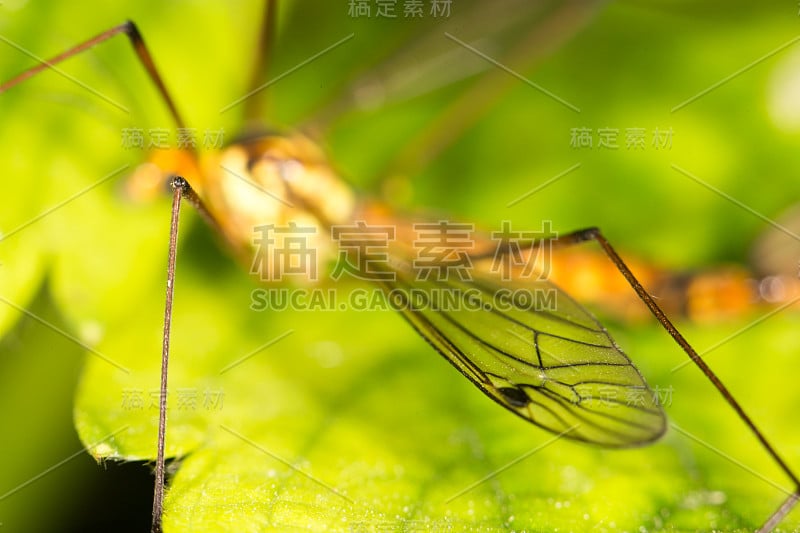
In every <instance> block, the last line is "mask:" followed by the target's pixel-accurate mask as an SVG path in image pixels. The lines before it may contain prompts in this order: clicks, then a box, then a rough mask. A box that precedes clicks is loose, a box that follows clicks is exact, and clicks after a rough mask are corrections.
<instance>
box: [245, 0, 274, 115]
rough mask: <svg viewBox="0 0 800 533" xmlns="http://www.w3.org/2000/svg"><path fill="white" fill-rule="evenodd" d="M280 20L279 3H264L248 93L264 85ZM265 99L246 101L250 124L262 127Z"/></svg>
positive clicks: (271, 0)
mask: <svg viewBox="0 0 800 533" xmlns="http://www.w3.org/2000/svg"><path fill="white" fill-rule="evenodd" d="M277 18H278V1H277V0H267V1H266V2H264V9H263V11H262V17H261V26H260V29H259V32H258V40H257V41H256V53H255V57H254V58H253V63H252V65H251V66H250V82H249V85H248V92H249V91H251V90H253V89H255V88H256V87H258V86H259V85H261V84H262V83H264V80H263V77H264V73H265V72H267V70H269V64H270V61H271V60H272V51H273V50H274V44H275V27H276V24H277ZM265 104H266V102H265V97H264V96H263V95H258V96H253V97H252V98H248V99H247V100H246V101H245V110H244V116H245V119H246V120H247V121H248V123H252V124H257V125H262V124H263V123H264V116H263V115H264V107H265Z"/></svg>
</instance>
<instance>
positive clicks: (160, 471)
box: [151, 176, 219, 533]
mask: <svg viewBox="0 0 800 533" xmlns="http://www.w3.org/2000/svg"><path fill="white" fill-rule="evenodd" d="M170 186H171V187H172V191H173V192H172V217H171V219H170V226H169V257H168V260H167V294H166V301H165V304H164V334H163V337H162V343H161V384H160V391H159V397H158V444H157V452H156V469H155V470H156V471H155V476H156V481H155V488H154V490H153V521H152V525H151V531H152V533H160V532H161V515H162V512H163V510H164V463H165V453H164V445H165V443H166V432H167V375H168V371H167V370H168V366H169V340H170V331H171V326H172V302H173V295H174V293H175V258H176V256H177V250H178V222H179V220H180V211H181V199H186V200H187V201H188V202H189V203H190V204H192V206H194V207H195V209H197V210H198V211H199V212H200V214H201V215H202V216H203V218H205V219H206V221H207V222H208V223H209V224H211V225H212V226H213V225H218V224H219V223H218V222H217V220H216V219H215V218H214V217H213V215H211V213H210V212H209V211H208V209H207V208H206V206H205V205H204V204H203V202H202V200H201V199H200V197H199V196H198V195H197V193H196V192H195V190H194V189H192V186H191V185H189V182H188V181H186V179H184V178H182V177H180V176H174V177H173V178H172V180H171V182H170Z"/></svg>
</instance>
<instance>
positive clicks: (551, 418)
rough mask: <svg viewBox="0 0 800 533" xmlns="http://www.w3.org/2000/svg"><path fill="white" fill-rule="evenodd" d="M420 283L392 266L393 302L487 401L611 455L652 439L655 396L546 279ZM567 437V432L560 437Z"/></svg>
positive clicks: (657, 422) (601, 331)
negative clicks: (604, 448)
mask: <svg viewBox="0 0 800 533" xmlns="http://www.w3.org/2000/svg"><path fill="white" fill-rule="evenodd" d="M471 275H472V280H467V281H461V280H454V279H452V278H453V277H457V276H452V275H451V276H448V279H447V281H438V280H419V279H416V274H415V273H414V272H412V271H411V270H410V269H405V268H398V269H397V278H396V280H395V281H393V282H388V283H386V284H385V290H386V291H387V292H389V293H390V296H391V301H393V302H395V305H397V304H400V305H399V307H401V308H402V309H401V312H402V314H403V316H404V317H405V318H406V319H407V320H408V321H409V322H410V323H411V325H412V326H413V327H414V328H415V329H416V330H417V331H418V332H419V333H420V334H421V335H422V336H423V337H425V339H426V340H427V341H428V342H429V343H430V344H431V345H432V346H433V347H434V348H436V350H437V351H438V352H439V353H441V354H442V355H443V356H444V357H445V358H446V359H447V360H448V361H450V362H451V363H452V364H453V365H454V366H455V367H456V368H458V370H459V371H460V372H461V373H462V374H464V375H465V376H466V377H468V378H469V379H470V380H471V381H472V382H473V383H475V385H477V386H478V388H480V389H481V390H482V391H483V392H484V393H485V394H486V395H488V396H489V397H490V398H492V399H493V400H495V401H496V402H498V403H499V404H501V405H502V406H504V407H505V408H506V409H508V410H510V411H512V412H514V413H515V414H517V415H519V416H521V417H522V418H525V419H527V420H529V421H531V422H533V423H534V424H536V425H537V426H540V427H542V428H544V429H547V430H548V431H551V432H553V433H556V434H560V433H564V437H566V438H570V439H574V440H579V441H585V442H590V443H593V444H597V445H601V446H608V447H629V446H638V445H643V444H646V443H649V442H651V441H654V440H656V439H658V438H659V437H660V436H661V435H662V434H663V433H664V431H665V428H666V418H665V415H664V412H663V410H662V408H661V407H660V405H659V403H658V400H657V398H656V396H655V394H654V392H653V391H652V390H651V389H650V388H649V387H648V386H647V383H645V380H644V378H643V377H642V375H641V374H640V373H639V371H638V370H637V369H636V367H635V366H633V363H631V361H630V359H628V357H627V356H626V355H625V354H624V353H623V352H622V351H621V350H620V348H619V347H618V346H617V345H616V343H615V342H614V341H613V339H612V338H611V336H610V335H609V334H608V332H607V331H606V329H605V328H604V327H603V326H602V325H600V323H599V322H598V321H597V319H595V318H594V317H593V316H592V315H591V314H590V313H589V312H588V311H586V310H585V309H584V308H582V307H581V306H580V305H579V304H578V303H576V302H575V301H574V300H572V298H570V297H569V296H568V295H567V294H566V293H565V292H564V291H563V290H561V289H560V288H558V287H557V286H555V285H553V284H552V283H550V282H548V281H546V280H536V279H530V280H516V281H513V282H508V281H503V280H501V279H500V277H499V276H495V275H492V274H487V273H480V272H476V271H475V270H473V271H471ZM565 432H566V433H565Z"/></svg>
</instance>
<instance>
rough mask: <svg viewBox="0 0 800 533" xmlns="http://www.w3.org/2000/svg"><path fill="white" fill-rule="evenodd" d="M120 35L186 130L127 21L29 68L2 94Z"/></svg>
mask: <svg viewBox="0 0 800 533" xmlns="http://www.w3.org/2000/svg"><path fill="white" fill-rule="evenodd" d="M120 33H124V34H125V35H127V36H128V39H129V40H130V42H131V46H133V50H134V51H135V52H136V55H137V57H138V58H139V61H140V62H141V63H142V65H143V66H144V68H145V70H146V71H147V73H148V74H149V75H150V79H151V80H153V83H154V84H155V86H156V88H157V89H158V92H159V93H160V94H161V97H162V98H163V99H164V102H165V103H166V104H167V107H168V108H169V112H170V114H171V115H172V118H173V119H174V120H175V124H176V125H177V126H178V127H179V128H185V127H186V125H185V123H184V122H183V119H182V118H181V115H180V113H178V108H177V107H176V106H175V102H174V101H173V100H172V97H171V96H170V95H169V91H167V87H166V85H164V81H163V80H162V79H161V75H160V74H159V73H158V69H157V68H156V65H155V63H154V62H153V56H152V55H150V51H149V50H148V49H147V45H145V43H144V39H143V38H142V34H141V33H139V29H138V28H137V27H136V24H134V23H133V22H131V21H126V22H123V23H122V24H120V25H119V26H114V27H113V28H111V29H108V30H106V31H104V32H103V33H100V34H98V35H95V36H94V37H92V38H91V39H88V40H86V41H84V42H82V43H80V44H78V45H76V46H73V47H72V48H70V49H69V50H67V51H66V52H63V53H61V54H58V55H57V56H55V57H53V58H51V59H49V60H46V61H42V62H41V63H40V64H38V65H36V66H35V67H31V68H29V69H28V70H26V71H25V72H23V73H21V74H19V75H18V76H16V77H14V78H12V79H10V80H9V81H7V82H5V83H3V84H2V85H0V93H4V92H5V91H7V90H9V89H11V88H12V87H14V86H15V85H19V84H20V83H22V82H23V81H25V80H27V79H28V78H31V77H33V76H35V75H36V74H38V73H40V72H42V71H43V70H46V69H49V68H53V65H56V64H58V63H60V62H62V61H64V60H65V59H69V58H70V57H73V56H76V55H78V54H80V53H81V52H84V51H86V50H88V49H89V48H92V47H93V46H95V45H98V44H100V43H102V42H104V41H107V40H108V39H110V38H112V37H114V36H115V35H118V34H120Z"/></svg>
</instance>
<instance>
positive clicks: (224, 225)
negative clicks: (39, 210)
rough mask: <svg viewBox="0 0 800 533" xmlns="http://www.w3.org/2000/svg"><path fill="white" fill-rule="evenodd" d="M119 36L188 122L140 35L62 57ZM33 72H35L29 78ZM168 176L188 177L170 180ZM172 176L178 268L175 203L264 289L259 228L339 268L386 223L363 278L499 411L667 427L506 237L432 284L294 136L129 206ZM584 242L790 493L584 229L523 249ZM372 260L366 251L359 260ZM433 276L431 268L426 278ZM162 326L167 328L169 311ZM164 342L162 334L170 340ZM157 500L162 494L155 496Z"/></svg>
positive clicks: (224, 153) (170, 158) (563, 425)
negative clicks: (196, 214)
mask: <svg viewBox="0 0 800 533" xmlns="http://www.w3.org/2000/svg"><path fill="white" fill-rule="evenodd" d="M273 7H274V6H273ZM116 34H125V35H128V36H129V37H130V38H131V40H132V41H133V43H134V47H135V49H136V50H137V53H139V55H140V58H142V60H143V63H144V64H145V65H146V66H147V68H148V72H149V73H150V75H151V77H153V78H154V80H156V85H157V86H158V87H160V90H161V92H162V94H163V96H164V97H165V99H166V100H167V102H168V103H169V108H170V109H171V110H172V113H173V115H174V116H175V119H176V122H177V123H178V124H180V125H183V121H182V120H181V118H180V116H179V115H178V113H177V111H176V106H175V105H174V104H172V101H171V99H170V98H169V96H168V93H167V92H166V89H165V87H164V84H163V83H162V82H161V81H160V76H158V74H157V71H156V69H155V67H154V62H153V61H152V58H150V57H149V53H148V52H147V51H146V48H145V47H144V44H143V41H142V38H141V35H140V34H139V32H138V31H137V30H136V28H135V26H133V25H132V24H130V23H129V24H124V25H121V26H119V27H116V28H113V29H112V30H109V31H108V32H104V33H103V34H101V35H98V37H97V38H95V39H92V40H90V41H89V42H87V44H86V45H82V46H79V47H77V48H76V49H73V50H72V51H71V52H68V53H67V54H64V55H62V56H59V57H60V58H61V59H64V58H66V57H68V56H69V55H74V54H75V53H77V52H79V51H81V50H82V49H84V48H86V47H87V46H88V45H91V44H97V43H99V42H102V41H103V40H105V39H107V38H110V37H111V36H113V35H116ZM59 60H60V59H59ZM37 69H38V70H42V69H41V68H38V67H37ZM34 73H35V71H31V72H30V73H29V74H28V75H32V74H34ZM26 77H27V76H26ZM19 81H20V78H18V79H15V80H12V82H11V83H9V84H6V85H4V86H3V89H7V88H10V87H11V86H12V85H15V84H16V83H18V82H19ZM175 174H178V175H180V176H182V178H181V179H174V178H172V176H173V175H175ZM169 179H171V180H172V183H173V184H174V185H175V186H176V193H175V195H174V197H173V199H174V203H173V210H174V216H175V217H176V218H175V222H174V224H173V231H172V237H173V240H172V243H171V246H170V251H171V258H172V259H173V260H174V258H175V252H176V245H175V241H174V239H175V238H176V237H177V208H178V206H179V202H180V198H181V197H182V196H183V197H186V198H188V199H189V200H190V201H192V203H194V204H195V205H196V206H197V207H198V208H199V209H200V212H201V214H203V215H205V216H206V217H207V218H208V220H209V222H210V223H211V224H212V226H214V227H215V228H216V229H218V230H219V232H220V234H221V235H222V237H223V240H224V241H225V242H226V243H227V244H228V245H229V246H230V248H231V249H232V250H233V253H234V255H236V256H237V257H238V258H239V259H240V260H241V261H243V262H244V263H245V264H246V265H249V266H250V269H251V271H252V272H253V273H254V274H256V275H258V276H260V277H261V278H262V279H269V278H270V277H272V276H273V275H274V274H275V273H276V272H275V270H274V268H273V267H274V265H271V264H270V263H269V262H268V261H258V257H257V253H258V252H259V248H258V246H256V242H255V239H257V238H258V236H259V233H258V231H256V230H257V229H258V228H264V227H265V226H273V227H285V226H291V225H292V224H294V225H296V226H298V227H299V226H304V227H310V228H313V232H312V233H313V238H312V241H311V245H312V247H313V248H314V250H316V251H317V252H318V253H319V254H320V256H321V257H323V258H330V259H333V258H336V257H337V252H339V250H337V248H336V246H335V244H334V243H333V242H332V241H333V240H334V239H333V238H332V235H333V232H334V231H335V230H336V229H337V228H342V227H349V228H364V227H368V226H375V225H379V226H386V225H387V224H390V225H392V227H393V228H394V231H395V239H393V240H392V242H391V243H389V244H387V246H386V248H387V249H386V258H387V261H385V262H382V264H381V266H380V267H379V268H378V270H377V272H374V271H373V272H371V273H372V274H378V275H377V276H376V279H375V281H376V282H377V284H378V285H379V286H380V287H381V289H382V290H383V291H385V292H386V293H387V294H393V295H395V297H396V298H399V300H400V302H401V303H403V304H405V305H401V306H400V308H401V309H400V311H401V312H402V313H403V315H404V317H405V318H406V319H407V321H408V322H410V324H411V325H412V326H413V327H414V329H416V330H417V332H419V333H420V334H421V335H422V336H423V337H424V338H425V339H426V340H427V341H428V343H429V344H431V345H432V346H433V347H434V348H435V349H436V350H437V351H438V352H439V353H441V354H442V355H444V356H445V357H446V358H447V359H448V360H449V361H450V362H451V363H452V364H453V365H454V366H455V367H456V368H457V369H458V370H459V371H460V372H461V373H462V374H463V375H464V376H465V377H467V378H468V379H469V380H470V381H471V382H472V383H474V384H475V385H476V386H477V387H478V388H480V389H481V390H482V391H483V392H484V393H485V394H486V395H488V396H489V397H490V398H491V399H493V400H494V401H495V402H497V403H499V404H501V405H502V406H503V407H505V408H506V409H508V410H510V411H511V412H513V413H515V414H517V415H519V416H520V417H522V418H524V419H526V420H529V421H530V422H533V423H534V424H536V425H538V426H540V427H543V428H545V429H547V430H549V431H550V432H551V433H553V434H554V435H555V436H557V437H563V438H565V439H574V440H579V441H584V442H588V443H592V444H597V445H601V446H606V447H631V446H638V445H642V444H646V443H650V442H652V441H654V440H656V439H657V438H658V437H660V436H661V435H662V434H663V432H664V430H665V429H666V422H665V418H664V413H663V410H662V408H661V407H660V406H659V404H658V402H657V400H656V398H655V396H654V394H652V392H653V391H651V390H650V389H649V388H648V387H647V385H646V383H645V380H644V378H643V377H642V376H641V375H640V373H639V372H638V370H637V369H636V368H635V367H634V366H633V364H632V363H631V361H630V360H629V359H628V358H627V357H626V356H625V355H624V354H623V353H622V351H621V350H620V349H619V347H618V346H617V345H616V343H615V342H614V341H613V340H612V339H611V337H610V336H609V334H608V333H607V331H606V330H605V328H604V327H603V326H601V325H600V324H599V323H598V322H597V321H596V320H595V319H594V318H593V317H592V316H591V315H590V314H589V313H588V312H587V311H585V310H584V309H583V308H582V307H581V306H580V305H579V304H577V303H576V302H575V301H573V300H572V299H571V298H570V297H569V296H567V295H566V293H564V292H563V291H562V290H560V289H559V288H558V287H557V286H555V285H553V284H552V283H550V282H549V281H548V280H546V279H543V277H542V275H543V274H544V270H546V269H542V268H539V269H538V270H535V271H534V272H533V273H532V274H533V275H531V273H528V274H527V277H525V278H523V277H522V276H521V275H519V273H518V272H517V273H516V274H514V275H512V276H511V278H512V279H511V280H507V279H504V277H503V276H502V275H501V274H500V273H498V272H491V268H490V267H491V263H492V261H491V260H492V259H493V258H494V255H495V254H499V255H501V256H502V255H503V254H508V253H511V252H512V247H511V244H512V243H511V242H510V241H504V240H501V241H500V242H499V245H498V246H489V245H487V241H486V240H480V239H479V240H478V241H477V242H476V243H475V244H474V245H473V247H467V248H462V249H461V250H459V251H460V253H461V254H462V255H460V256H459V257H458V259H459V260H461V261H462V262H464V263H465V262H467V260H468V262H469V263H470V264H471V265H472V266H474V271H473V272H472V277H470V278H465V277H461V276H459V275H455V276H438V275H437V270H436V269H435V268H434V269H433V270H432V271H431V270H427V271H421V270H420V268H419V266H418V265H416V264H415V261H414V260H415V259H416V257H415V256H414V253H413V252H414V250H413V245H412V244H411V241H412V240H413V239H412V237H413V234H414V231H415V228H414V224H413V223H412V222H411V221H410V220H409V218H408V217H403V216H399V215H394V214H390V213H388V212H387V211H386V210H384V209H383V208H382V207H381V206H379V205H377V204H371V203H368V202H366V201H363V200H360V199H358V198H357V197H356V195H354V194H353V193H352V192H351V190H350V188H349V187H348V186H346V185H345V184H344V183H343V181H342V180H340V178H339V177H338V175H337V173H336V172H335V171H334V170H333V168H332V166H331V165H330V164H329V163H328V162H327V159H326V157H325V156H324V154H323V152H322V150H321V149H320V148H319V147H318V146H317V145H316V144H315V143H313V142H312V141H310V140H309V139H308V138H307V137H305V136H303V135H300V134H293V135H286V136H284V135H277V134H262V135H251V136H248V137H245V139H244V140H243V141H241V142H238V143H234V144H232V145H230V146H228V147H227V148H224V149H222V150H221V151H219V152H215V153H209V154H197V153H194V152H192V151H190V150H186V151H178V152H175V151H169V152H157V153H155V154H154V155H153V158H152V160H151V161H150V162H149V163H146V164H145V165H143V166H141V167H140V168H139V169H138V170H137V171H136V172H135V173H134V175H133V178H132V181H131V182H130V184H129V187H128V191H129V193H131V194H133V195H142V194H146V193H147V191H148V190H153V189H157V188H159V187H160V186H162V185H163V184H164V183H165V182H166V181H168V180H169ZM154 184H155V186H154ZM419 223H422V224H431V223H433V224H434V225H435V223H436V222H435V219H428V220H422V221H419ZM585 241H595V242H596V243H598V244H599V245H600V247H601V249H602V250H603V251H604V252H605V254H606V255H607V256H608V258H610V260H611V262H612V263H613V265H614V267H615V268H616V269H617V270H618V271H619V272H621V273H622V275H623V276H624V278H625V280H626V281H627V282H628V283H629V284H630V286H632V287H633V290H634V291H635V293H636V294H637V295H638V297H639V298H640V299H641V301H643V302H644V304H645V305H646V306H647V307H648V308H649V309H650V311H652V312H653V313H654V314H655V316H656V317H657V319H658V320H659V322H660V323H661V324H662V325H663V326H664V327H665V329H666V330H667V331H668V332H669V334H670V335H672V337H673V338H674V339H675V340H676V342H678V344H679V345H680V346H681V348H683V349H684V350H685V351H686V353H687V354H688V355H689V357H690V359H692V360H693V361H694V362H695V363H696V364H697V365H698V366H700V368H701V370H702V371H703V372H704V374H705V375H706V377H708V378H709V379H710V380H711V381H712V383H714V385H715V386H716V387H717V388H718V390H719V391H720V393H721V394H722V395H723V397H724V398H725V400H726V401H728V403H729V404H730V405H731V406H732V407H733V408H734V409H735V410H736V412H737V413H738V414H739V415H740V416H741V417H742V419H743V420H744V421H745V424H746V425H747V426H748V428H749V429H750V430H751V431H753V433H754V434H755V435H756V436H757V438H759V440H760V441H761V442H762V444H763V445H764V446H765V449H766V450H767V451H768V453H769V454H770V455H771V456H772V457H773V458H774V459H775V460H776V461H777V463H778V464H779V465H780V466H781V468H782V469H783V470H784V471H785V472H786V473H787V475H789V476H790V477H791V479H792V480H793V482H796V478H795V477H794V474H793V473H792V472H791V469H790V468H789V467H788V466H786V464H785V463H783V462H782V461H781V459H780V456H779V455H778V454H777V452H776V451H775V450H774V448H773V447H772V446H771V445H770V443H769V442H768V441H767V440H766V439H765V438H764V437H763V436H762V434H761V433H760V431H758V429H757V428H756V426H755V425H754V424H753V422H752V420H751V419H750V418H749V417H747V415H746V414H745V413H744V411H743V410H742V409H741V407H740V406H739V404H738V402H736V400H735V399H734V398H733V396H732V395H731V394H730V393H729V392H728V390H727V389H726V388H725V387H724V385H722V383H721V382H720V381H719V379H718V378H717V377H716V375H715V374H714V373H713V372H712V371H711V370H710V368H708V366H707V365H706V364H705V363H704V362H703V360H702V359H701V358H700V357H699V356H698V354H697V352H695V351H694V349H692V348H691V346H689V345H688V343H687V342H686V341H685V339H683V337H682V336H681V335H680V333H678V332H677V330H676V329H675V328H674V326H673V325H672V323H671V322H670V321H669V319H668V318H667V317H666V315H665V314H664V313H663V312H662V311H661V309H660V307H659V306H658V304H657V302H656V301H655V300H654V299H653V298H652V297H651V296H650V295H649V294H648V293H647V291H646V290H645V289H644V287H643V286H642V284H641V283H640V282H639V281H638V280H637V279H636V278H635V277H634V276H633V274H632V272H631V270H630V269H629V268H628V267H627V266H626V265H625V263H624V262H623V261H622V259H621V258H620V257H619V255H617V254H616V252H615V251H614V249H613V248H612V247H611V245H610V244H609V243H608V241H607V240H606V239H605V237H603V235H602V234H601V233H600V231H599V230H597V229H594V228H589V229H586V230H581V231H578V232H575V233H572V234H567V235H565V236H562V237H561V238H560V239H550V238H547V237H546V236H545V237H543V238H539V239H529V242H526V243H523V245H522V248H524V249H525V250H526V253H528V254H535V253H536V251H537V250H540V249H542V248H543V247H548V246H550V245H553V246H556V247H558V246H565V247H566V246H572V245H577V244H580V243H582V242H585ZM493 244H497V243H493ZM367 249H368V246H365V247H363V248H362V251H363V250H367ZM254 255H256V257H254ZM378 259H380V257H376V256H374V255H370V254H369V253H367V254H366V255H362V256H361V257H360V260H359V261H356V262H355V263H354V264H353V265H352V266H354V268H355V269H356V270H367V268H366V266H367V265H368V264H369V265H370V266H374V265H375V263H376V262H378V261H377V260H378ZM430 267H431V265H427V267H425V268H430ZM170 273H171V274H170V276H171V277H170V282H169V284H168V287H169V290H170V291H171V289H172V287H173V286H174V284H173V281H174V278H173V277H172V275H173V274H174V272H173V271H172V269H171V270H170ZM449 273H450V274H452V272H449ZM508 287H511V288H514V289H526V290H529V291H533V292H541V293H547V294H552V295H555V296H554V301H555V302H556V305H555V308H554V309H549V308H545V307H535V306H534V307H528V306H525V305H523V304H522V303H521V302H520V301H518V300H514V299H513V298H510V299H509V298H506V299H505V300H504V299H503V298H498V296H499V295H501V294H505V293H503V292H502V291H503V289H506V288H508ZM441 291H447V292H448V293H449V294H451V295H455V296H454V300H453V301H454V302H455V303H456V304H457V305H456V306H455V308H454V309H440V308H438V307H437V306H434V305H432V302H433V300H434V295H435V294H440V292H441ZM170 298H171V293H170ZM500 304H503V305H500ZM169 310H171V308H169ZM167 316H168V318H169V317H170V316H171V315H170V313H168V314H167ZM166 329H167V331H168V328H166ZM168 339H169V337H168V335H165V341H167V340H168ZM166 346H167V343H166V342H165V347H166ZM166 352H167V350H166V349H165V354H166ZM164 361H165V362H166V358H165V359H164ZM164 374H166V372H164ZM631 398H635V399H636V400H635V401H633V400H631ZM160 400H161V413H160V414H161V417H162V418H161V428H160V432H159V444H160V446H161V453H160V454H159V457H158V463H157V464H158V467H159V468H160V469H161V470H157V481H158V482H162V481H163V460H164V452H163V445H164V439H165V438H166V436H165V430H164V420H165V418H164V417H165V413H166V380H164V381H163V388H162V390H161V394H160ZM97 450H98V448H95V451H97ZM159 490H160V489H157V490H156V496H157V498H158V496H159ZM786 501H787V504H785V505H784V507H782V508H781V509H779V510H778V511H776V513H775V514H774V515H773V517H772V520H771V522H770V524H771V523H773V522H775V521H779V520H780V519H782V518H783V516H784V515H785V514H786V512H788V510H789V509H790V508H791V505H792V504H793V503H794V501H793V500H792V499H791V498H790V499H787V500H786ZM160 505H161V503H160V502H157V506H156V509H155V511H154V525H155V527H158V526H159V523H160V518H161V507H160Z"/></svg>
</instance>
